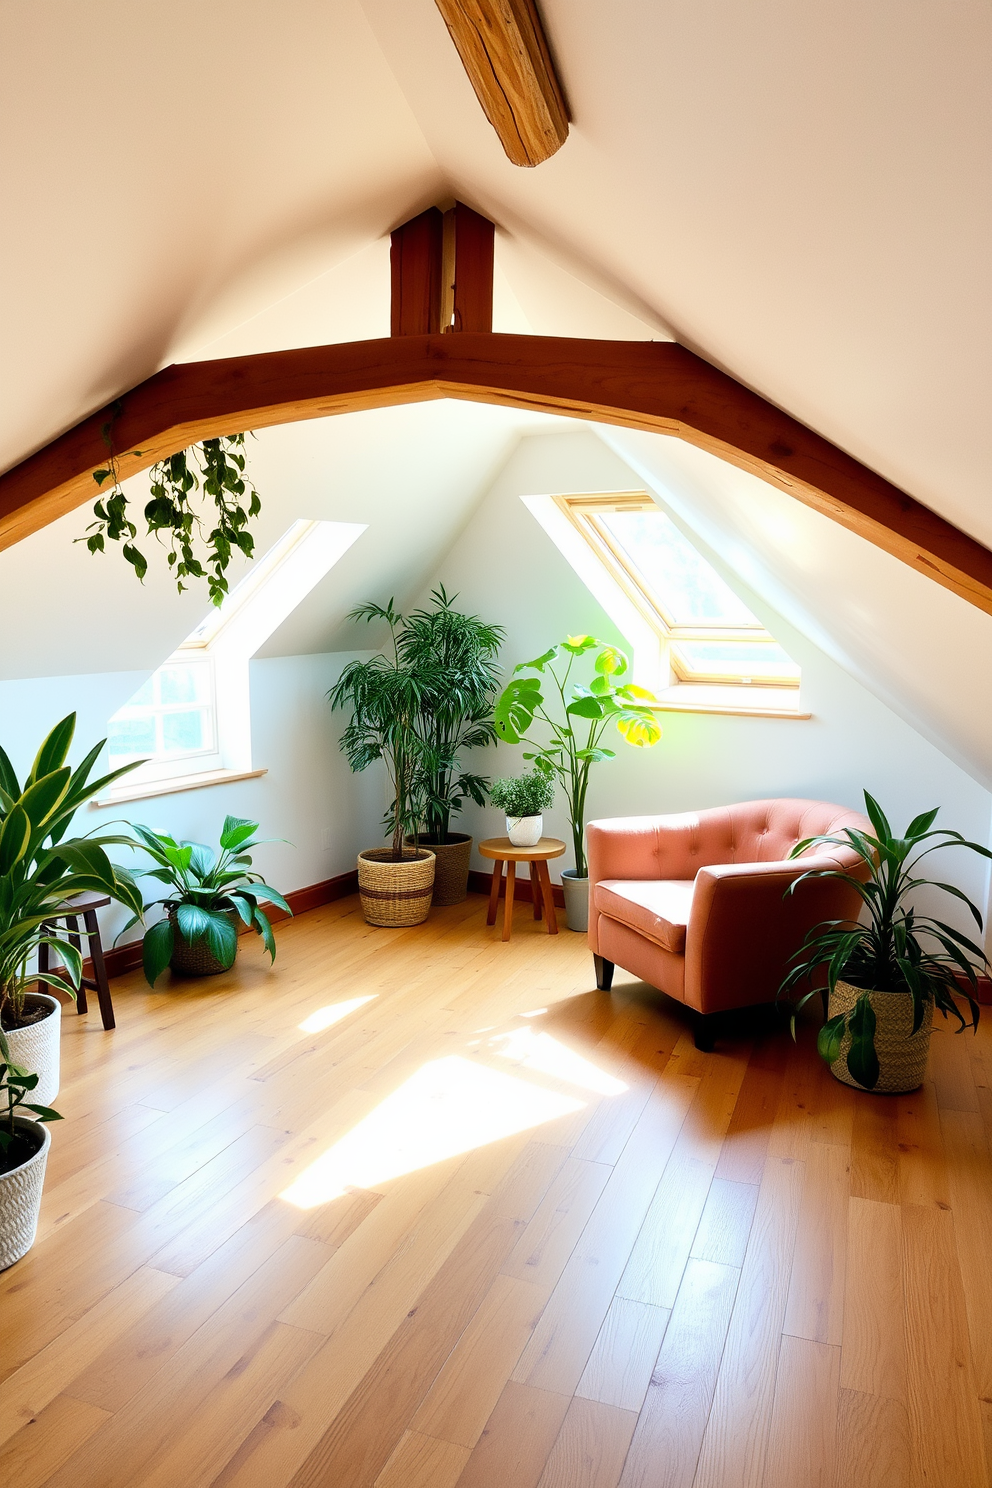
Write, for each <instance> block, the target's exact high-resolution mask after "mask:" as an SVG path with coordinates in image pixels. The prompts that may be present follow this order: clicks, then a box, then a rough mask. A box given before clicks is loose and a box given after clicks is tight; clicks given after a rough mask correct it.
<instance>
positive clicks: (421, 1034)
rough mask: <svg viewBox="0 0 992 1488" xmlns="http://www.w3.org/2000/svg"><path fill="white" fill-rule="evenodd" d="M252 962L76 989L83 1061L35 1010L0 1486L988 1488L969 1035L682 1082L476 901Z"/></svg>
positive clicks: (315, 921)
mask: <svg viewBox="0 0 992 1488" xmlns="http://www.w3.org/2000/svg"><path fill="white" fill-rule="evenodd" d="M279 935H280V950H279V958H278V960H277V962H276V966H275V969H274V970H271V971H270V970H269V969H268V963H267V962H264V961H263V960H262V958H261V957H260V955H259V951H258V948H257V947H256V946H255V945H251V946H247V947H246V948H245V949H244V951H243V955H242V959H241V960H240V961H239V963H238V969H237V971H236V972H234V973H232V974H229V975H227V976H225V977H218V978H213V979H207V980H204V981H202V982H198V983H194V984H177V986H176V987H175V988H170V987H167V986H166V987H165V988H164V990H162V991H160V992H157V993H155V994H152V993H149V992H148V991H147V990H146V989H144V987H143V985H140V984H139V981H138V979H137V977H132V978H130V979H127V980H125V981H122V982H120V983H118V984H117V986H116V987H115V1001H116V1004H117V1010H118V1027H117V1029H116V1031H115V1032H112V1033H104V1031H103V1030H102V1028H101V1027H100V1020H99V1017H98V1016H95V1015H94V1014H92V1013H91V1014H90V1015H89V1017H88V1018H77V1017H75V1016H72V1015H71V1014H70V1015H69V1016H68V1017H67V1018H66V1020H65V1030H64V1034H63V1059H64V1079H63V1089H62V1094H61V1096H60V1098H59V1101H58V1105H59V1107H60V1108H61V1109H62V1111H63V1112H64V1113H65V1115H66V1117H67V1118H68V1119H67V1120H66V1121H65V1122H64V1124H63V1125H61V1126H60V1127H57V1128H55V1129H53V1146H52V1155H51V1159H50V1163H49V1171H48V1179H47V1183H46V1189H45V1199H44V1206H43V1210H42V1221H41V1230H40V1233H39V1238H38V1242H37V1244H36V1246H35V1248H34V1250H33V1251H32V1252H31V1253H30V1255H29V1256H27V1257H26V1258H25V1259H24V1260H23V1261H22V1262H20V1264H18V1265H17V1266H15V1267H13V1268H12V1269H11V1270H10V1271H7V1272H5V1273H3V1274H2V1276H0V1330H2V1332H0V1347H2V1374H3V1378H4V1383H3V1385H2V1388H0V1442H2V1443H3V1446H2V1447H0V1481H2V1482H3V1483H5V1484H6V1483H10V1484H11V1485H14V1488H40V1485H42V1484H47V1485H51V1488H56V1485H57V1488H69V1485H71V1488H208V1485H213V1488H222V1485H223V1488H235V1485H236V1488H284V1485H290V1488H371V1485H373V1484H374V1485H377V1488H455V1485H458V1488H615V1485H621V1488H661V1485H664V1488H738V1485H740V1488H744V1485H748V1488H812V1485H817V1488H832V1485H838V1488H840V1485H843V1488H848V1485H851V1488H854V1485H857V1488H883V1485H884V1488H915V1485H921V1488H922V1485H927V1488H972V1485H979V1484H986V1483H987V1482H988V1481H989V1479H988V1476H987V1466H986V1455H985V1454H986V1443H985V1441H983V1427H984V1432H985V1436H986V1438H992V1431H990V1425H992V1181H990V1180H992V1169H990V1161H989V1148H988V1136H989V1131H990V1127H992V1095H990V1090H989V1086H990V1083H992V1078H990V1077H992V1028H990V1027H988V1026H984V1027H983V1028H982V1029H981V1030H980V1033H979V1035H978V1037H977V1038H972V1037H971V1036H970V1035H967V1036H963V1037H958V1038H955V1037H954V1036H952V1035H950V1034H945V1033H943V1032H941V1033H938V1034H936V1035H935V1038H934V1054H933V1059H932V1076H933V1078H932V1080H931V1081H929V1082H928V1083H927V1085H926V1086H925V1087H924V1089H923V1090H922V1091H921V1092H920V1093H919V1094H918V1095H914V1096H906V1097H901V1098H896V1099H893V1098H886V1097H882V1096H878V1097H872V1096H867V1095H859V1094H856V1093H855V1092H853V1091H850V1090H848V1089H846V1088H845V1087H844V1086H841V1085H839V1084H837V1083H836V1082H835V1081H834V1080H833V1079H832V1078H831V1077H830V1076H829V1074H828V1073H827V1072H826V1070H825V1069H824V1068H823V1066H822V1065H821V1064H820V1062H819V1061H818V1060H817V1058H816V1057H815V1054H814V1053H813V1051H812V1031H811V1029H809V1028H806V1029H804V1030H802V1031H801V1039H800V1044H799V1047H798V1048H794V1047H793V1046H792V1044H791V1043H790V1041H789V1039H788V1037H787V1036H782V1035H781V1034H765V1035H764V1036H762V1037H760V1038H758V1039H756V1040H755V1041H754V1042H753V1043H743V1042H742V1043H737V1044H728V1045H724V1046H721V1048H720V1049H719V1050H718V1052H717V1053H715V1054H710V1055H704V1054H698V1053H697V1052H696V1051H695V1050H694V1048H693V1046H692V1042H691V1038H690V1037H689V1035H688V1033H687V1024H686V1022H685V1021H684V1018H683V1017H682V1016H680V1013H679V1011H678V1010H677V1009H675V1008H673V1007H672V1005H671V1004H668V1005H667V1006H659V1005H658V1004H659V999H658V998H657V996H656V995H654V994H651V993H649V991H648V989H646V988H645V987H643V986H642V985H640V984H636V983H633V982H630V981H627V982H624V981H623V980H622V977H621V975H620V974H618V977H617V982H618V985H617V986H616V988H615V990H614V991H613V993H612V994H609V993H602V992H596V991H595V990H592V989H591V986H592V984H591V958H590V956H589V955H588V952H587V950H586V947H585V943H584V938H583V937H580V936H577V935H572V934H569V933H568V932H567V931H563V933H562V934H561V935H559V936H558V937H556V938H551V937H549V936H547V935H546V934H544V932H543V929H542V928H541V927H539V926H538V925H537V924H535V922H534V921H533V920H532V919H530V917H529V915H528V914H527V913H526V912H520V913H518V923H517V925H516V927H515V929H514V935H513V939H512V940H511V941H510V942H509V943H508V944H505V945H504V944H502V943H500V941H499V939H498V936H499V927H498V926H496V927H494V928H493V929H491V930H489V929H487V928H486V926H485V903H484V901H483V900H482V899H480V898H476V897H473V898H471V899H470V900H469V902H468V903H467V904H465V905H462V906H458V907H457V908H454V909H449V910H442V911H435V913H434V914H433V915H432V917H431V919H430V921H429V922H428V923H427V924H426V925H423V926H421V927H418V928H416V929H412V930H407V931H385V930H378V931H377V930H370V929H369V928H368V927H367V926H366V925H365V924H364V923H363V921H362V918H361V914H360V912H359V910H358V907H357V903H356V901H355V900H353V899H349V900H343V901H341V902H340V903H338V904H335V905H331V906H328V907H327V908H326V909H323V910H317V911H314V912H312V913H310V914H308V915H306V916H303V917H301V918H300V919H299V920H297V921H295V922H294V923H292V924H287V925H283V926H280V927H279ZM334 1019H336V1020H337V1021H333V1020H334ZM989 1022H990V1023H992V1018H990V1019H989ZM303 1024H307V1025H308V1027H301V1025H303ZM328 1152H329V1154H330V1155H329V1156H327V1157H325V1158H323V1160H322V1161H319V1162H318V1161H317V1160H318V1159H321V1158H322V1155H323V1154H325V1153H328ZM314 1164H316V1165H315V1166H312V1165H314ZM294 1185H295V1187H294ZM287 1190H289V1191H290V1198H286V1197H281V1195H283V1194H285V1193H286V1192H287ZM293 1198H295V1199H296V1200H297V1202H292V1201H291V1199H293ZM300 1201H302V1202H305V1203H306V1204H309V1205H310V1207H300Z"/></svg>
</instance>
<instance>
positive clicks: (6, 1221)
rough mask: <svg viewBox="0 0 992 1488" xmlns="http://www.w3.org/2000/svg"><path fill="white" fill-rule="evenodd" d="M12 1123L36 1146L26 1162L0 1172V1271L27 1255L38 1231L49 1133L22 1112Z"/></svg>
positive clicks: (50, 1140)
mask: <svg viewBox="0 0 992 1488" xmlns="http://www.w3.org/2000/svg"><path fill="white" fill-rule="evenodd" d="M14 1125H15V1126H16V1127H20V1129H21V1130H22V1131H23V1132H27V1133H29V1134H30V1135H31V1136H32V1137H35V1136H36V1137H37V1140H38V1146H37V1148H36V1149H35V1152H34V1154H33V1155H32V1156H31V1157H29V1158H28V1160H27V1162H24V1163H21V1166H20V1167H19V1168H14V1169H13V1171H12V1172H10V1173H0V1271H6V1269H7V1267H8V1266H12V1265H13V1264H14V1262H15V1261H19V1260H20V1259H21V1256H23V1255H27V1253H28V1251H29V1250H30V1249H31V1247H32V1245H33V1244H34V1237H35V1235H36V1234H37V1233H38V1214H39V1211H40V1209H41V1190H42V1186H43V1184H44V1182H45V1168H46V1167H47V1165H48V1149H49V1147H50V1146H51V1142H52V1137H51V1133H50V1132H49V1130H48V1127H47V1126H42V1125H40V1124H39V1123H38V1122H37V1121H31V1120H29V1119H28V1118H27V1117H26V1116H15V1117H14Z"/></svg>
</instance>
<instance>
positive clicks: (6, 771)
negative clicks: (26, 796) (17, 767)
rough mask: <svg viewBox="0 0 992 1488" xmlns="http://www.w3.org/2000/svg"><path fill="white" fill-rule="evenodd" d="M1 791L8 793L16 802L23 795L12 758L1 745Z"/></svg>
mask: <svg viewBox="0 0 992 1488" xmlns="http://www.w3.org/2000/svg"><path fill="white" fill-rule="evenodd" d="M0 790H3V791H6V793H7V795H8V796H10V797H11V798H12V799H13V800H15V801H16V800H17V798H18V797H19V796H20V794H21V787H20V785H19V784H18V780H17V776H16V775H15V773H14V767H13V765H12V764H11V763H10V756H9V755H8V754H7V751H6V750H5V749H4V748H3V746H2V745H0Z"/></svg>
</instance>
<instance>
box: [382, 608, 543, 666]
mask: <svg viewBox="0 0 992 1488" xmlns="http://www.w3.org/2000/svg"><path fill="white" fill-rule="evenodd" d="M390 604H392V600H390ZM557 655H558V647H557V646H552V647H551V650H550V651H545V653H544V655H543V656H536V657H535V658H534V660H533V661H522V662H521V663H520V664H519V666H515V667H514V668H513V670H514V672H528V671H531V672H534V671H536V672H543V671H544V668H545V667H546V666H547V664H548V662H549V661H554V659H555V657H556V656H557Z"/></svg>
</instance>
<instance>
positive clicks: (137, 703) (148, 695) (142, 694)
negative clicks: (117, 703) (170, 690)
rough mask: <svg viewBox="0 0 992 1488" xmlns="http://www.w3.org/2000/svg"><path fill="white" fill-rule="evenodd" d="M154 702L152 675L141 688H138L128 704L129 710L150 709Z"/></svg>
mask: <svg viewBox="0 0 992 1488" xmlns="http://www.w3.org/2000/svg"><path fill="white" fill-rule="evenodd" d="M154 701H155V676H154V673H153V674H152V676H150V677H149V678H148V681H147V682H146V683H145V684H144V686H143V687H139V688H138V690H137V692H136V693H135V694H134V697H133V698H132V699H131V701H130V702H129V703H128V707H129V708H150V707H151V706H152V704H153V703H154Z"/></svg>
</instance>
